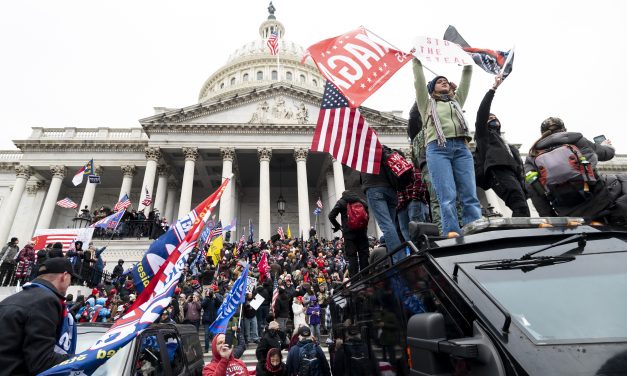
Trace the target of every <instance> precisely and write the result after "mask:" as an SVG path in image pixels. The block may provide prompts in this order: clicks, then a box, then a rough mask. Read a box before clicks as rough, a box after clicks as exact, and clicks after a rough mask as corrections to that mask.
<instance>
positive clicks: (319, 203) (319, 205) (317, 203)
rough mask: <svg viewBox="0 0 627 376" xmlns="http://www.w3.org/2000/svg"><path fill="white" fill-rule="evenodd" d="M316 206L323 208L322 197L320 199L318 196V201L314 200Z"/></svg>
mask: <svg viewBox="0 0 627 376" xmlns="http://www.w3.org/2000/svg"><path fill="white" fill-rule="evenodd" d="M316 206H317V207H319V208H320V209H322V208H323V205H322V199H320V197H318V201H316Z"/></svg>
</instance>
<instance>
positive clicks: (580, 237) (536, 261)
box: [475, 233, 587, 273]
mask: <svg viewBox="0 0 627 376" xmlns="http://www.w3.org/2000/svg"><path fill="white" fill-rule="evenodd" d="M572 242H577V246H576V247H574V248H573V249H569V250H568V251H566V252H564V253H562V254H561V255H557V256H539V257H533V255H535V254H537V253H540V252H543V251H546V250H548V249H551V248H554V247H557V246H560V245H564V244H568V243H572ZM586 243H587V241H586V234H585V233H582V234H577V235H574V236H571V237H568V238H566V239H563V240H560V241H558V242H555V243H552V244H549V245H547V246H545V247H542V248H540V249H538V250H537V251H533V252H529V253H525V254H524V255H523V256H522V257H521V258H519V259H505V260H499V261H494V262H487V263H485V264H481V265H477V266H475V269H482V270H511V269H520V270H522V271H523V272H525V273H526V272H529V271H531V270H534V269H535V268H537V267H540V266H547V265H555V264H562V263H565V262H570V261H573V260H574V259H575V256H573V255H572V253H573V251H577V252H576V253H577V254H580V253H581V252H583V249H584V247H585V246H586Z"/></svg>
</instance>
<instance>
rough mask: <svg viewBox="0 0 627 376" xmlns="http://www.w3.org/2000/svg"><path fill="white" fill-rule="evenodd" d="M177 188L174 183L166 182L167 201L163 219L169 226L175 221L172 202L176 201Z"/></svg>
mask: <svg viewBox="0 0 627 376" xmlns="http://www.w3.org/2000/svg"><path fill="white" fill-rule="evenodd" d="M177 188H178V185H177V184H176V183H175V182H173V181H170V182H168V199H167V202H166V204H165V218H166V219H167V220H168V223H170V224H171V223H173V222H174V221H176V218H174V200H176V189H177Z"/></svg>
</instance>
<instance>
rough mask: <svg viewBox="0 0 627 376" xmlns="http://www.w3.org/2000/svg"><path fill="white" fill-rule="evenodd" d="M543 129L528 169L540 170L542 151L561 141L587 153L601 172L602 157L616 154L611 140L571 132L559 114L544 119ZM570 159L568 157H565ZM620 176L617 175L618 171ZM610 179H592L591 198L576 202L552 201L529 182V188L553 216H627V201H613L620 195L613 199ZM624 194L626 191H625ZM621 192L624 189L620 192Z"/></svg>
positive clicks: (543, 213)
mask: <svg viewBox="0 0 627 376" xmlns="http://www.w3.org/2000/svg"><path fill="white" fill-rule="evenodd" d="M540 131H541V132H542V138H540V140H538V141H537V142H536V143H535V144H534V145H533V146H532V147H531V150H530V151H529V155H528V156H527V158H526V160H525V172H531V171H536V170H537V167H536V158H537V157H538V151H541V150H546V149H551V148H555V147H558V146H561V145H574V146H576V147H577V149H579V151H580V152H581V153H582V154H583V156H584V157H585V160H586V161H587V163H589V165H590V167H591V168H592V169H593V171H594V174H595V175H596V176H599V175H598V173H597V171H596V165H597V163H598V162H599V161H607V160H610V159H612V158H613V157H614V148H613V147H612V146H611V143H610V142H609V140H606V141H604V142H605V144H595V143H593V142H591V141H589V140H588V139H586V138H585V137H583V136H582V135H581V133H577V132H568V131H567V130H566V127H565V126H564V122H563V121H562V120H561V119H559V118H555V117H550V118H548V119H546V120H544V121H543V122H542V125H541V128H540ZM564 163H568V161H564ZM614 177H616V175H614ZM606 180H607V179H606V178H605V177H604V176H599V179H598V180H597V181H596V183H594V184H593V183H590V186H589V192H588V193H589V198H588V199H586V200H585V201H583V202H581V203H579V204H576V205H559V203H557V202H555V201H554V202H551V200H550V199H549V198H548V197H547V195H546V194H543V193H541V192H538V190H539V189H538V186H537V185H536V184H529V183H528V187H527V191H528V192H529V195H530V196H531V200H532V202H533V205H534V206H535V208H536V210H537V211H538V213H539V214H540V216H543V217H553V216H574V217H584V218H589V219H603V218H604V217H606V216H608V215H609V216H612V215H613V216H615V217H622V218H624V216H625V211H626V210H627V208H626V207H625V206H623V205H613V203H615V202H616V199H614V200H613V199H612V196H614V195H613V194H610V191H609V190H608V186H609V185H608V183H610V184H611V182H610V181H606ZM622 194H623V196H624V194H625V192H623V193H622ZM617 195H620V192H619V193H617Z"/></svg>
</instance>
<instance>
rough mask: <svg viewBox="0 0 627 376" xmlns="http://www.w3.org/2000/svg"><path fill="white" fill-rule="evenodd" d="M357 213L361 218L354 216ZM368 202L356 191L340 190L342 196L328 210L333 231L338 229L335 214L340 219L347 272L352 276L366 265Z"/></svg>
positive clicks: (338, 225)
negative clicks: (360, 214) (346, 259)
mask: <svg viewBox="0 0 627 376" xmlns="http://www.w3.org/2000/svg"><path fill="white" fill-rule="evenodd" d="M359 213H365V215H362V217H364V218H363V220H359V218H349V214H350V215H351V217H356V216H358V215H359ZM367 213H368V204H367V203H366V201H364V200H362V199H361V198H360V197H359V196H357V194H356V193H354V192H351V191H344V192H342V197H340V199H339V200H337V202H336V203H335V206H334V207H333V209H331V211H330V212H329V221H330V222H331V225H333V232H336V231H338V230H339V229H340V224H339V223H338V222H337V219H336V218H337V215H338V214H340V218H341V219H342V225H341V228H342V236H343V237H344V250H345V252H346V257H347V258H348V274H349V275H350V276H351V277H352V276H354V275H355V274H357V273H358V272H359V271H360V270H362V269H364V268H365V267H367V266H368V245H369V244H368V217H367Z"/></svg>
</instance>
